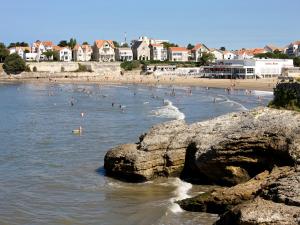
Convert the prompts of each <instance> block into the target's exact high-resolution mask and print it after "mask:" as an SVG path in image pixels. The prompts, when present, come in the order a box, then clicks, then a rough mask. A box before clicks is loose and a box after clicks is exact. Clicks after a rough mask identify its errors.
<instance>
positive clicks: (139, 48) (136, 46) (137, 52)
mask: <svg viewBox="0 0 300 225" xmlns="http://www.w3.org/2000/svg"><path fill="white" fill-rule="evenodd" d="M131 49H132V53H133V59H135V60H150V58H151V57H150V48H149V42H148V41H146V40H143V41H134V42H133V44H132V46H131Z"/></svg>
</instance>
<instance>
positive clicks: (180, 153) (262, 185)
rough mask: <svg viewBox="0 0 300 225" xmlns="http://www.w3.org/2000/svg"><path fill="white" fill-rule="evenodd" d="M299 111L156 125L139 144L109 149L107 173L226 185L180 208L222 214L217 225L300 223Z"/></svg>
mask: <svg viewBox="0 0 300 225" xmlns="http://www.w3.org/2000/svg"><path fill="white" fill-rule="evenodd" d="M299 162H300V114H299V113H296V112H292V111H286V110H276V109H270V108H257V109H254V110H251V111H248V112H240V113H231V114H228V115H225V116H221V117H218V118H215V119H212V120H209V121H204V122H199V123H194V124H191V125H187V124H186V123H185V122H184V121H181V120H180V121H171V122H167V123H163V124H160V125H157V126H154V127H153V128H151V129H150V131H149V132H148V133H146V134H144V135H142V136H141V137H140V141H139V142H138V143H136V144H125V145H121V146H118V147H116V148H114V149H111V150H109V151H108V152H107V154H106V156H105V163H104V166H105V169H106V171H107V174H108V175H110V176H114V177H117V178H120V179H125V180H127V181H135V182H137V181H147V180H150V179H153V178H155V177H157V176H171V175H177V176H179V175H180V176H181V178H183V179H186V180H189V181H191V182H198V183H202V184H203V183H210V184H220V185H223V186H230V187H223V188H217V189H214V190H212V191H209V192H207V193H205V194H201V195H198V196H196V197H194V198H190V199H185V200H182V201H179V202H178V203H179V204H180V206H181V207H182V208H183V209H186V210H190V211H201V212H208V213H217V214H221V217H220V220H219V221H217V222H216V224H217V225H221V224H225V225H226V224H231V225H235V224H240V225H252V224H253V225H275V224H300V221H299V215H300V214H299V208H300V207H299V206H300V197H299V196H300V169H299V168H297V165H298V164H299Z"/></svg>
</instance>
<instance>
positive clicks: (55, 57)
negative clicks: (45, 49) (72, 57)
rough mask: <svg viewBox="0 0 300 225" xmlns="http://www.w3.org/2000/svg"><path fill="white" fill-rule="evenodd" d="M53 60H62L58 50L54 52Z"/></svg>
mask: <svg viewBox="0 0 300 225" xmlns="http://www.w3.org/2000/svg"><path fill="white" fill-rule="evenodd" d="M53 61H60V58H59V53H58V52H56V51H54V52H53Z"/></svg>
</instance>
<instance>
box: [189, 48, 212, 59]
mask: <svg viewBox="0 0 300 225" xmlns="http://www.w3.org/2000/svg"><path fill="white" fill-rule="evenodd" d="M204 52H205V53H208V52H209V48H208V47H206V46H205V45H204V44H196V45H195V47H194V48H193V49H192V50H191V58H192V60H193V61H196V62H200V59H201V57H202V55H203V53H204Z"/></svg>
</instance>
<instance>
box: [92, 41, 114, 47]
mask: <svg viewBox="0 0 300 225" xmlns="http://www.w3.org/2000/svg"><path fill="white" fill-rule="evenodd" d="M105 43H108V44H109V45H110V46H111V47H112V48H115V45H114V43H113V41H112V40H96V41H95V44H96V46H97V48H102V46H103V45H104V44H105Z"/></svg>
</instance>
